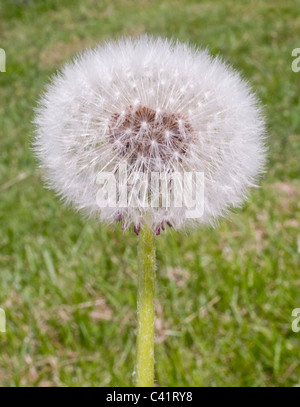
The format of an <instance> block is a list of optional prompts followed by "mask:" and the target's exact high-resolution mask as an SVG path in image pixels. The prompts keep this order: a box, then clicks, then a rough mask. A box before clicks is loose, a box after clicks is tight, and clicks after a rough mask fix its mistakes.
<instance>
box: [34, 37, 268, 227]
mask: <svg viewBox="0 0 300 407" xmlns="http://www.w3.org/2000/svg"><path fill="white" fill-rule="evenodd" d="M175 67H176V68H175ZM35 127H36V137H35V141H34V148H35V151H36V155H37V157H38V159H39V162H40V164H41V167H43V169H44V173H45V178H46V180H47V183H48V185H49V187H51V188H53V189H55V190H56V191H57V193H58V194H59V195H60V196H61V197H62V198H63V199H64V200H65V201H66V202H67V203H69V204H72V205H73V206H74V207H75V208H76V209H78V210H81V211H83V212H85V213H86V214H88V215H90V216H96V217H98V218H99V219H100V220H101V221H105V222H109V223H111V222H114V221H121V222H123V229H126V228H127V227H129V226H130V225H134V231H135V232H136V233H138V232H139V230H140V224H141V222H142V221H143V219H144V218H145V216H146V215H147V217H148V216H149V213H150V215H151V222H152V225H153V230H154V231H155V233H156V234H160V231H161V230H164V227H165V226H166V225H169V226H172V227H174V228H175V229H179V228H181V227H184V226H193V225H196V224H199V223H201V224H207V223H209V224H215V222H216V220H217V219H218V218H219V217H221V216H225V215H226V214H227V213H228V211H229V210H230V208H235V207H238V206H240V205H241V204H242V203H243V201H244V200H245V198H246V196H247V191H248V189H249V188H250V187H252V186H254V185H256V184H257V180H258V177H259V175H260V174H261V173H262V172H263V170H264V164H265V155H266V148H265V143H264V139H265V124H264V118H263V115H262V112H261V108H260V107H259V103H258V101H257V98H256V96H255V94H254V93H253V92H252V90H251V88H250V86H249V85H248V84H247V83H246V82H245V81H244V80H242V79H241V77H240V75H239V74H238V73H237V72H235V71H234V70H233V69H232V68H230V67H229V66H228V65H227V64H225V63H224V62H222V61H221V59H220V58H212V57H211V56H210V55H209V53H208V52H207V51H202V50H198V49H196V48H193V47H190V46H188V45H186V44H181V43H179V42H173V41H171V40H167V39H162V38H152V37H148V36H142V37H139V38H136V39H131V38H126V39H122V40H119V41H111V42H107V43H106V44H104V45H101V46H98V47H97V48H95V49H93V50H87V51H85V52H84V53H83V54H82V55H80V56H78V57H76V58H75V59H74V61H73V62H71V63H67V64H66V65H65V66H64V67H63V68H62V69H61V71H60V72H59V73H57V74H56V76H55V77H54V78H53V79H52V81H51V83H50V84H49V85H48V87H47V89H46V91H45V93H44V95H43V96H42V98H41V99H40V102H39V106H38V108H37V112H36V118H35ZM123 164H125V165H126V168H127V173H128V178H129V179H130V176H131V175H132V174H134V172H138V173H139V174H142V175H145V177H146V179H148V178H149V174H151V173H152V172H162V171H164V172H165V174H171V173H174V172H176V171H177V172H181V173H183V172H191V171H192V172H201V173H203V174H204V179H205V183H204V207H203V214H202V216H201V217H200V218H197V219H189V218H187V217H186V211H187V207H186V206H185V205H183V206H182V207H175V206H174V205H173V206H172V205H170V206H163V205H162V204H161V203H160V204H159V205H158V206H156V207H150V206H149V205H148V207H145V206H142V205H141V204H139V203H137V204H136V205H129V206H127V207H126V206H124V207H113V206H107V207H99V205H98V204H97V199H96V197H97V192H98V190H99V185H98V184H97V182H96V179H97V176H98V174H99V173H100V174H101V173H104V172H110V173H111V174H116V173H117V172H118V169H119V168H120V166H121V165H123ZM141 178H142V177H141V176H140V179H141ZM165 178H166V185H167V187H168V188H169V191H171V190H172V189H173V187H172V184H171V183H170V182H169V178H168V176H167V175H166V176H165ZM132 180H134V177H132ZM132 182H133V185H134V182H136V181H132ZM148 189H149V191H148V192H152V191H156V190H157V186H155V185H152V184H151V183H150V182H149V183H148ZM132 190H133V186H131V187H130V188H129V191H128V192H129V194H130V192H132ZM131 202H134V199H133V198H132V199H131ZM148 203H149V198H148Z"/></svg>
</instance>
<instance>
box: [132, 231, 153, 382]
mask: <svg viewBox="0 0 300 407" xmlns="http://www.w3.org/2000/svg"><path fill="white" fill-rule="evenodd" d="M138 260H139V270H138V299H137V359H136V386H137V387H152V386H153V380H154V287H155V236H154V232H153V231H152V230H151V228H150V227H149V226H148V225H147V224H146V223H144V224H143V225H142V226H141V231H140V235H139V246H138Z"/></svg>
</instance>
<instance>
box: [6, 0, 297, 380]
mask: <svg viewBox="0 0 300 407" xmlns="http://www.w3.org/2000/svg"><path fill="white" fill-rule="evenodd" d="M299 6H300V2H299V1H298V0H285V1H281V0H273V1H267V0H264V1H263V0H257V1H248V0H244V1H239V2H237V1H233V0H222V1H221V0H220V1H216V0H213V1H211V0H210V1H208V0H207V1H192V0H186V1H184V2H183V1H179V0H178V1H175V0H162V1H161V0H160V1H158V0H152V1H150V0H149V1H147V0H142V1H139V2H138V1H133V0H123V1H121V0H119V1H113V0H110V1H108V0H104V1H95V0H94V1H93V0H80V1H66V0H57V1H55V0H43V1H42V0H35V1H33V0H32V1H25V0H24V1H17V0H15V1H12V0H10V1H9V0H7V1H3V0H2V1H1V5H0V16H1V17H0V18H1V21H0V24H1V42H0V47H1V48H4V49H5V50H6V54H7V72H6V73H0V86H1V103H0V118H1V134H0V150H1V161H0V194H1V198H0V224H1V230H0V246H1V252H0V265H1V270H0V307H1V308H4V309H5V311H6V317H7V332H6V333H0V384H1V385H3V386H5V385H7V386H89V385H90V386H125V385H131V384H132V372H133V366H134V354H135V325H136V314H135V307H136V282H137V281H136V280H137V279H136V271H137V262H136V243H137V242H136V237H135V235H133V233H130V232H126V233H123V232H121V231H120V229H119V228H116V229H112V228H108V227H105V226H102V225H98V224H95V223H94V222H92V221H89V222H86V221H83V220H82V219H81V218H80V217H79V216H78V214H76V213H74V212H73V211H72V210H71V209H68V208H66V207H65V206H64V205H63V204H62V203H61V202H59V200H58V199H57V198H56V197H55V196H54V194H53V193H52V192H51V191H47V190H46V189H44V188H43V184H42V180H41V173H40V171H39V170H38V169H37V167H36V163H35V160H34V158H33V154H32V151H31V147H30V143H31V139H32V132H33V130H32V125H31V120H32V118H33V108H34V106H35V105H36V100H37V98H38V96H39V94H40V92H41V90H42V88H43V86H44V84H45V83H46V82H47V80H48V77H49V75H51V74H52V73H53V72H54V71H55V69H56V68H57V67H59V66H60V65H61V64H62V63H63V62H64V61H65V60H67V59H69V58H70V57H71V56H72V55H74V54H75V53H76V52H78V51H80V50H82V49H83V48H85V47H87V46H93V45H94V44H96V43H97V42H101V41H103V40H106V39H109V38H112V37H118V36H121V35H129V34H131V35H135V34H140V33H144V32H147V33H154V34H159V35H165V36H168V37H171V36H174V37H175V38H179V39H180V40H184V41H190V42H191V43H196V44H199V45H201V44H203V45H204V46H208V47H209V48H210V50H211V52H212V53H213V54H217V53H221V54H222V55H223V56H224V58H225V60H226V61H228V62H230V63H232V64H233V65H234V67H236V68H238V69H241V70H242V71H243V72H244V76H245V77H246V78H247V79H248V80H250V82H251V83H252V84H253V86H254V88H255V89H256V90H257V92H258V95H259V97H260V98H261V99H262V101H263V104H264V105H265V111H266V115H267V118H268V126H269V146H270V151H269V164H268V171H267V173H266V176H265V177H264V179H263V181H262V185H261V188H260V189H256V190H254V191H252V193H251V197H250V200H249V202H248V203H247V204H246V205H245V206H244V208H243V209H242V210H241V211H238V212H237V213H236V214H234V215H233V216H231V218H230V219H229V220H226V221H222V222H220V225H219V227H218V228H217V229H215V230H212V229H200V230H197V231H192V232H188V233H184V234H183V233H177V232H174V231H173V232H171V233H168V234H166V235H162V236H160V237H159V238H158V239H157V255H158V272H157V302H156V314H157V321H156V325H157V327H156V332H157V335H156V339H157V344H156V366H155V369H156V372H155V376H156V382H157V385H159V386H176V385H178V386H187V385H190V386H297V385H298V386H299V385H300V381H299V377H300V347H299V341H300V333H298V334H297V333H294V332H292V330H291V321H292V317H291V313H292V310H293V309H294V308H297V307H300V296H299V288H300V261H299V256H300V254H299V252H300V228H299V223H300V215H299V202H300V181H299V174H300V159H299V156H300V139H299V138H300V108H299V105H300V103H299V102H300V92H299V88H300V73H298V74H297V73H294V72H292V70H291V63H292V57H291V52H292V49H293V48H297V47H300V42H299V41H300V40H299V38H300V14H299V13H298V12H297V11H298V10H299Z"/></svg>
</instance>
